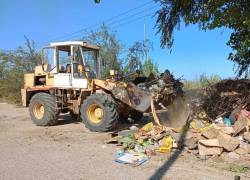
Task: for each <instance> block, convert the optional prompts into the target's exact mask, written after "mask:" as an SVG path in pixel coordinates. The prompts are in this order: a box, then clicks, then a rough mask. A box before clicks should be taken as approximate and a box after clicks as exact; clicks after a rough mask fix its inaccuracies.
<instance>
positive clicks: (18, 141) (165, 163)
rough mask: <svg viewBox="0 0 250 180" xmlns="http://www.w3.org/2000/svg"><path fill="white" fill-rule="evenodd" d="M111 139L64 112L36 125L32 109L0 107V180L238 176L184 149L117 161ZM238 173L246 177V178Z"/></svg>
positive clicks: (1, 104)
mask: <svg viewBox="0 0 250 180" xmlns="http://www.w3.org/2000/svg"><path fill="white" fill-rule="evenodd" d="M148 119H150V118H147V117H144V118H142V120H141V121H140V122H139V123H146V122H147V121H148ZM124 126H125V124H123V123H120V124H119V126H118V128H121V127H124ZM109 138H110V135H108V133H97V132H90V131H89V130H88V129H86V128H85V126H84V124H82V123H81V122H78V121H74V120H73V119H72V118H71V116H70V115H69V114H62V115H61V117H60V121H59V123H58V124H57V125H55V126H50V127H38V126H36V125H34V124H33V123H32V121H31V120H30V117H29V111H28V108H23V107H15V106H13V105H10V104H5V103H0V179H25V180H28V179H36V180H38V179H99V180H100V179H109V180H110V179H124V180H129V179H131V180H132V179H138V180H140V179H143V180H145V179H175V180H177V179H204V180H208V179H234V176H235V175H236V173H234V172H230V171H221V169H220V168H215V167H217V166H215V165H214V163H211V162H208V161H206V160H199V159H197V158H195V156H193V155H192V154H189V153H187V152H185V151H182V152H179V153H177V154H175V155H172V156H170V154H160V155H156V156H152V157H151V158H150V159H149V160H147V161H146V162H145V163H143V164H141V165H140V166H131V165H129V164H122V163H118V162H115V160H114V159H115V158H117V155H116V149H117V145H116V144H103V142H104V141H105V140H107V139H109ZM239 175H240V176H241V180H242V179H248V174H239Z"/></svg>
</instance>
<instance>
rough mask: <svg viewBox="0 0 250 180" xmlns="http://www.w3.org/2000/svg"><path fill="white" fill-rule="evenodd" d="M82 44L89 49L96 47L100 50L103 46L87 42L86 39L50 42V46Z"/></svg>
mask: <svg viewBox="0 0 250 180" xmlns="http://www.w3.org/2000/svg"><path fill="white" fill-rule="evenodd" d="M71 45H72V46H74V45H75V46H82V47H86V48H89V49H95V50H99V49H100V48H101V46H99V45H96V44H91V43H87V42H84V41H65V42H55V43H50V46H71Z"/></svg>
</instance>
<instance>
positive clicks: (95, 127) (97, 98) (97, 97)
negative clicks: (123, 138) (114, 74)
mask: <svg viewBox="0 0 250 180" xmlns="http://www.w3.org/2000/svg"><path fill="white" fill-rule="evenodd" d="M81 107H82V108H81V118H82V121H83V123H84V124H85V126H86V127H87V128H88V129H89V130H90V131H98V132H104V131H108V130H110V129H112V128H113V127H114V126H115V125H116V124H117V122H118V119H119V113H118V106H117V104H116V102H115V100H114V99H113V98H112V97H111V96H109V95H106V94H92V95H90V96H88V97H87V98H86V99H85V100H84V101H83V105H82V106H81Z"/></svg>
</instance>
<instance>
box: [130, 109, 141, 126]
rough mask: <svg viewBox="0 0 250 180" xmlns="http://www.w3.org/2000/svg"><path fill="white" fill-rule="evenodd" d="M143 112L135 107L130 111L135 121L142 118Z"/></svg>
mask: <svg viewBox="0 0 250 180" xmlns="http://www.w3.org/2000/svg"><path fill="white" fill-rule="evenodd" d="M142 116H143V113H142V112H139V111H137V110H135V109H133V110H132V111H131V113H130V118H131V119H132V120H133V122H134V123H136V122H138V121H140V119H141V118H142Z"/></svg>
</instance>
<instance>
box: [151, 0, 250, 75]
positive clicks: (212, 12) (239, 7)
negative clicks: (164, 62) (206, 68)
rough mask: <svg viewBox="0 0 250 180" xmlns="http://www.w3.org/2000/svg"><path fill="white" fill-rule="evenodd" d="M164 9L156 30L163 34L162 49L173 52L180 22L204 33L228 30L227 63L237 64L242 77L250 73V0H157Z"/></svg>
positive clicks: (159, 12)
mask: <svg viewBox="0 0 250 180" xmlns="http://www.w3.org/2000/svg"><path fill="white" fill-rule="evenodd" d="M155 2H156V3H160V4H161V9H160V10H158V11H157V12H156V13H155V15H157V16H158V18H157V21H156V24H155V27H156V28H157V29H158V31H157V33H161V47H163V48H164V47H165V46H167V47H168V48H169V49H170V50H171V47H172V45H173V43H174V37H173V32H174V29H177V30H180V23H181V22H183V21H184V22H185V24H186V26H188V25H189V24H190V23H191V24H198V25H199V28H200V29H202V30H213V29H215V28H220V27H225V28H229V29H232V30H233V32H232V34H231V36H230V39H229V41H228V42H227V45H228V46H230V47H231V48H232V52H230V53H229V57H228V60H231V61H233V62H234V63H235V65H237V68H236V73H237V76H238V77H240V76H241V75H242V74H243V73H248V71H249V69H248V67H249V64H250V48H249V47H250V1H249V0H171V1H170V0H155Z"/></svg>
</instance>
